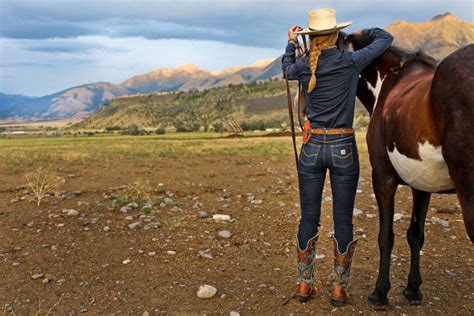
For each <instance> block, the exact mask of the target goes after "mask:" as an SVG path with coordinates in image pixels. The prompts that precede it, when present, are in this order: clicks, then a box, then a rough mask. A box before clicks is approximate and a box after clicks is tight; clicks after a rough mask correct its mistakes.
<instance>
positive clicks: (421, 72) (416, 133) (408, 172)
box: [338, 34, 474, 309]
mask: <svg viewBox="0 0 474 316" xmlns="http://www.w3.org/2000/svg"><path fill="white" fill-rule="evenodd" d="M368 42H369V41H368V39H367V38H364V36H363V35H360V34H351V35H349V36H347V38H346V39H345V40H344V42H343V43H342V44H341V41H339V42H338V45H339V47H340V48H345V47H353V48H354V49H355V50H357V49H360V48H362V47H364V46H366V45H367V44H368ZM473 58H474V45H470V46H468V47H467V48H465V49H462V54H460V53H459V51H458V52H455V53H453V54H452V55H450V56H449V57H447V58H446V59H445V60H444V61H443V62H442V63H441V64H440V65H439V66H438V65H437V63H436V61H435V60H434V59H433V58H431V57H429V56H426V55H424V54H422V53H416V54H409V53H406V52H403V51H401V50H400V49H397V48H395V47H391V48H389V50H387V51H386V52H385V53H384V54H383V55H382V56H380V57H379V58H377V59H376V60H375V61H374V62H373V63H372V64H370V65H368V66H367V67H366V68H365V69H364V70H363V71H362V73H361V76H360V79H359V83H358V89H357V96H358V98H359V99H360V100H361V102H362V103H363V104H364V106H365V107H366V108H367V110H368V111H369V113H370V114H371V120H370V123H369V127H368V130H367V144H368V149H369V156H370V162H371V165H372V182H373V188H374V193H375V196H376V199H377V204H378V206H379V220H380V230H379V236H378V242H379V250H380V263H379V275H378V278H377V282H376V287H375V290H374V291H373V293H372V294H371V295H370V297H369V300H370V301H371V303H372V304H374V305H375V306H376V307H378V308H382V309H385V308H386V307H387V306H388V299H387V294H388V292H389V290H390V278H389V271H390V261H391V258H390V257H391V252H392V248H393V243H394V233H393V217H394V197H395V193H396V190H397V187H398V185H399V184H405V185H409V186H410V187H411V189H412V194H413V210H412V217H411V223H410V227H409V229H408V232H407V239H408V243H409V245H410V250H411V265H410V273H409V275H408V283H407V286H406V288H405V290H404V291H403V294H404V295H405V297H406V298H407V299H408V300H409V301H410V303H411V304H420V303H421V300H422V293H421V291H420V289H419V287H420V285H421V283H422V279H421V275H420V270H419V260H420V250H421V248H422V246H423V243H424V224H425V220H426V213H427V210H428V206H429V202H430V197H431V193H435V192H436V193H457V195H458V197H459V200H460V203H461V207H462V209H463V216H464V222H465V226H466V230H467V233H468V235H469V237H470V238H471V241H473V242H474V159H472V157H471V156H470V151H471V149H472V148H474V139H473V138H472V137H470V135H469V133H470V132H472V131H473V130H474V126H473V125H474V123H473V122H474V92H473V91H474V90H473V87H474V82H473V76H472V74H473V73H474V61H473ZM466 68H467V70H466ZM454 78H456V79H454ZM459 81H463V82H462V83H460V82H459Z"/></svg>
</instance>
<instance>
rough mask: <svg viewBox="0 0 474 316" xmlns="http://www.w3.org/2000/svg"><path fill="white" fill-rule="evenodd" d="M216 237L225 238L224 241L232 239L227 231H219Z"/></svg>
mask: <svg viewBox="0 0 474 316" xmlns="http://www.w3.org/2000/svg"><path fill="white" fill-rule="evenodd" d="M218 235H219V237H222V238H226V239H227V238H230V237H232V233H231V232H230V231H228V230H221V231H219V233H218Z"/></svg>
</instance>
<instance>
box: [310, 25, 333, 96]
mask: <svg viewBox="0 0 474 316" xmlns="http://www.w3.org/2000/svg"><path fill="white" fill-rule="evenodd" d="M338 35H339V33H338V32H333V33H331V34H325V35H310V36H309V68H310V69H311V79H310V80H309V85H308V93H310V92H311V91H313V90H314V87H316V67H317V66H318V59H319V55H321V51H322V50H323V49H326V48H331V47H334V44H336V41H337V36H338Z"/></svg>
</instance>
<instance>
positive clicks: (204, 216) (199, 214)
mask: <svg viewBox="0 0 474 316" xmlns="http://www.w3.org/2000/svg"><path fill="white" fill-rule="evenodd" d="M207 216H208V215H207V213H206V212H204V211H198V217H199V218H207Z"/></svg>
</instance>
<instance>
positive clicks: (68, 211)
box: [63, 209, 79, 216]
mask: <svg viewBox="0 0 474 316" xmlns="http://www.w3.org/2000/svg"><path fill="white" fill-rule="evenodd" d="M63 213H66V215H67V216H79V212H78V211H76V210H74V209H64V210H63Z"/></svg>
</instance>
